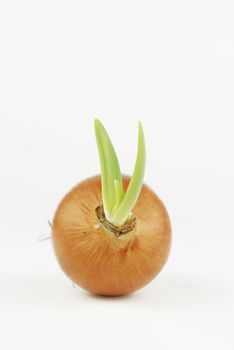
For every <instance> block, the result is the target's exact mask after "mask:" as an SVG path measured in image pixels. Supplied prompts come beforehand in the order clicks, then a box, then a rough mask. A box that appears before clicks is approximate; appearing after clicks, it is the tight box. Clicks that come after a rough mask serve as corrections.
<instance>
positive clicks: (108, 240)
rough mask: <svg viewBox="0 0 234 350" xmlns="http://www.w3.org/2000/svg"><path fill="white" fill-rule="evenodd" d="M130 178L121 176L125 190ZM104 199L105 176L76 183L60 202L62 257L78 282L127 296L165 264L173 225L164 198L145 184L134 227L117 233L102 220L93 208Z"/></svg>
mask: <svg viewBox="0 0 234 350" xmlns="http://www.w3.org/2000/svg"><path fill="white" fill-rule="evenodd" d="M129 181H130V177H128V176H126V175H125V176H123V188H124V190H126V188H127V186H128V183H129ZM101 203H102V192H101V177H100V176H99V175H98V176H93V177H91V178H88V179H86V180H84V181H82V182H80V183H79V184H78V185H77V186H75V187H74V188H73V189H72V190H71V191H70V192H69V193H68V194H67V195H66V196H65V197H64V198H63V200H62V201H61V202H60V204H59V206H58V208H57V210H56V212H55V216H54V219H53V223H52V241H53V246H54V250H55V254H56V257H57V259H58V262H59V264H60V266H61V268H62V270H63V271H64V272H65V274H66V275H67V276H68V277H69V278H70V279H71V280H72V281H73V282H74V283H76V284H77V285H79V286H81V287H83V288H84V289H86V290H88V291H89V292H91V293H94V294H99V295H109V296H117V295H124V294H128V293H131V292H134V291H135V290H137V289H139V288H141V287H143V286H144V285H146V284H147V283H149V282H150V281H151V280H152V279H153V278H154V277H155V276H156V275H157V274H158V273H159V271H160V270H161V269H162V267H163V265H164V264H165V262H166V260H167V257H168V253H169V249H170V243H171V226H170V221H169V217H168V214H167V211H166V209H165V207H164V205H163V203H162V201H161V200H160V199H159V198H158V197H157V195H156V194H155V193H154V192H153V191H152V190H151V189H150V188H149V187H148V186H146V185H145V184H143V186H142V190H141V193H140V196H139V198H138V201H137V203H136V205H135V207H134V210H133V214H134V215H135V216H136V220H137V221H136V227H135V228H134V229H133V230H132V231H131V232H129V233H127V234H124V235H122V236H120V237H118V238H117V237H116V236H115V234H114V233H113V232H109V231H108V230H107V229H106V228H104V227H103V226H102V225H99V223H98V219H97V216H96V213H95V208H96V207H97V206H99V205H100V204H101Z"/></svg>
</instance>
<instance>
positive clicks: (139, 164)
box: [112, 122, 146, 226]
mask: <svg viewBox="0 0 234 350" xmlns="http://www.w3.org/2000/svg"><path fill="white" fill-rule="evenodd" d="M145 160H146V156H145V139H144V132H143V128H142V125H141V123H140V122H139V125H138V149H137V158H136V163H135V168H134V171H133V175H132V178H131V181H130V183H129V185H128V188H127V191H126V193H125V195H124V198H123V200H122V203H121V204H120V206H119V207H118V209H117V210H116V212H115V214H114V216H113V218H112V222H113V223H114V225H116V226H121V225H123V224H124V223H125V222H126V221H127V219H128V217H129V215H130V214H131V210H132V209H133V208H134V206H135V204H136V201H137V199H138V197H139V194H140V191H141V187H142V183H143V178H144V173H145Z"/></svg>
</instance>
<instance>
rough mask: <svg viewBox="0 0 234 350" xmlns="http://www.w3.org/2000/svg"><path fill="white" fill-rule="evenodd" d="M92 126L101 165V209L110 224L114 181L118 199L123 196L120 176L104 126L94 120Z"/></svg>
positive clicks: (114, 200)
mask: <svg viewBox="0 0 234 350" xmlns="http://www.w3.org/2000/svg"><path fill="white" fill-rule="evenodd" d="M94 126H95V133H96V140H97V145H98V151H99V157H100V164H101V175H102V199H103V208H104V212H105V216H106V218H107V220H108V221H110V222H111V221H112V218H111V214H112V211H113V209H114V207H115V204H116V189H115V180H117V181H118V182H119V185H118V197H121V198H122V197H123V194H124V191H123V186H122V175H121V171H120V167H119V162H118V158H117V156H116V153H115V150H114V147H113V145H112V143H111V140H110V138H109V136H108V134H107V132H106V130H105V128H104V126H103V125H102V123H101V122H100V121H99V120H98V119H95V120H94ZM118 201H119V199H118Z"/></svg>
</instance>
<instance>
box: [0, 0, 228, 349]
mask: <svg viewBox="0 0 234 350" xmlns="http://www.w3.org/2000/svg"><path fill="white" fill-rule="evenodd" d="M233 18H234V3H233V1H232V0H230V1H227V0H222V1H221V0H220V1H215V0H212V1H206V0H196V1H193V0H191V1H189V0H187V1H185V0H184V1H181V0H179V1H175V0H164V1H163V0H161V1H157V0H152V1H149V0H144V1H143V0H140V1H137V0H135V1H130V0H124V1H123V0H119V1H111V0H109V1H108V0H106V1H104V0H99V1H94V0H93V1H92V0H88V1H81V0H80V1H79V0H76V1H70V0H67V1H65V0H64V1H60V0H56V1H52V0H41V1H29V0H21V1H16V0H15V1H14V0H1V1H0V118H1V121H0V160H1V170H0V180H1V181H0V215H1V220H0V235H1V236H0V277H1V278H0V332H1V335H0V347H1V349H3V350H13V349H24V350H29V349H30V350H31V349H34V350H37V349H40V350H41V349H80V350H85V349H102V350H105V349H113V350H115V349H118V350H119V349H160V350H161V349H162V350H164V349H173V350H177V349H178V350H185V349H186V350H187V349H190V350H191V349H225V350H229V349H230V350H231V349H233V348H234V336H233V334H232V331H233V329H234V320H233V317H234V278H233V277H234V276H233V275H234V273H233V266H234V238H233V235H234V218H233V209H234V205H233V202H234V184H233V179H234V165H233V154H234V137H233V134H234V20H233ZM94 117H99V118H100V119H101V120H102V122H103V123H104V125H105V126H106V128H107V130H108V131H109V134H110V135H111V138H112V140H113V143H114V145H115V147H116V150H117V153H118V156H119V160H120V163H121V168H122V171H123V172H124V173H129V174H131V173H132V170H133V166H134V161H135V156H136V145H137V121H138V120H139V119H140V120H141V121H142V123H143V126H144V130H145V137H146V146H147V168H146V175H145V182H146V183H148V184H149V185H150V186H151V187H152V188H154V190H155V191H156V192H157V193H158V195H159V196H160V197H161V198H162V199H163V201H164V203H165V205H166V206H167V208H168V211H169V214H170V217H171V221H172V227H173V244H172V250H171V255H170V259H169V260H168V263H167V265H166V266H165V268H164V270H163V271H162V273H161V274H160V275H159V276H158V278H156V279H155V280H154V281H153V282H152V283H151V284H150V285H148V286H147V287H145V288H144V289H142V290H140V291H138V292H136V293H134V294H132V295H130V296H127V297H123V298H100V297H95V296H92V295H90V294H88V293H86V292H85V291H83V290H81V289H80V288H79V287H76V288H75V289H74V288H72V285H71V283H70V281H69V280H68V279H67V278H66V277H65V276H64V274H63V273H62V271H61V270H60V268H59V266H58V264H57V261H56V260H55V257H54V253H53V250H52V247H51V242H50V241H45V242H41V243H39V242H38V241H37V237H38V235H40V234H46V233H47V232H49V226H48V224H47V219H49V220H51V219H52V217H53V214H54V211H55V209H56V206H57V204H58V202H59V201H60V199H61V198H62V197H63V195H64V194H65V193H66V192H67V191H68V190H69V189H70V188H71V187H72V186H73V185H74V184H76V183H77V182H78V181H80V180H82V179H84V178H86V177H89V176H92V175H93V174H96V173H98V172H99V159H98V153H97V148H96V144H95V137H94V130H93V118H94Z"/></svg>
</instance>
